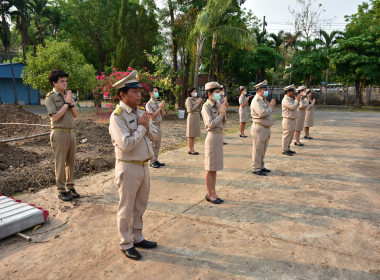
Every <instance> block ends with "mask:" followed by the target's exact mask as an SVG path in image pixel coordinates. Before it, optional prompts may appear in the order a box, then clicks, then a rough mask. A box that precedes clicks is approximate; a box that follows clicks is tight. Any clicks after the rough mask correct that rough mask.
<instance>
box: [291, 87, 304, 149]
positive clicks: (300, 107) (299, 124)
mask: <svg viewBox="0 0 380 280" xmlns="http://www.w3.org/2000/svg"><path fill="white" fill-rule="evenodd" d="M297 91H298V94H300V95H301V98H300V100H299V104H298V108H297V111H298V115H297V120H296V128H295V131H294V145H296V146H303V145H304V144H302V143H301V141H300V135H301V131H302V130H303V126H304V123H305V116H306V107H307V102H306V100H305V97H306V87H305V86H300V87H298V89H297Z"/></svg>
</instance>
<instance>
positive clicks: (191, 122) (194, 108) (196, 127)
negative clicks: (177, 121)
mask: <svg viewBox="0 0 380 280" xmlns="http://www.w3.org/2000/svg"><path fill="white" fill-rule="evenodd" d="M187 94H188V95H189V97H188V98H187V99H186V103H185V106H186V110H187V130H186V136H187V139H188V143H189V154H190V155H199V153H198V152H196V151H195V150H194V143H195V137H199V136H201V125H200V120H201V118H200V116H199V112H200V111H201V103H202V98H197V95H198V94H197V91H196V90H195V88H190V89H189V90H188V91H187Z"/></svg>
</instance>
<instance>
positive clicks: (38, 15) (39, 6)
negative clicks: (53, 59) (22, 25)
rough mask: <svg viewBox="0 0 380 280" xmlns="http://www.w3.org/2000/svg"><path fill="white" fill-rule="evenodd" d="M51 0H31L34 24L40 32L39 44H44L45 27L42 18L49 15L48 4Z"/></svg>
mask: <svg viewBox="0 0 380 280" xmlns="http://www.w3.org/2000/svg"><path fill="white" fill-rule="evenodd" d="M48 2H49V0H30V1H29V5H30V8H31V10H32V15H33V19H34V24H35V26H36V29H37V33H38V36H37V37H38V39H37V44H42V45H44V41H45V38H44V35H43V31H44V27H43V25H42V18H43V17H45V16H47V15H48V9H47V4H48Z"/></svg>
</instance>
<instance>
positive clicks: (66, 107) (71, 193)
mask: <svg viewBox="0 0 380 280" xmlns="http://www.w3.org/2000/svg"><path fill="white" fill-rule="evenodd" d="M68 77H69V75H68V74H67V73H65V72H64V71H61V70H53V71H51V72H50V74H49V82H50V83H51V85H52V86H53V90H52V91H51V92H49V93H48V94H47V95H46V99H45V106H46V109H47V112H48V114H49V115H50V120H51V134H50V144H51V146H52V148H53V152H54V165H55V181H56V185H57V189H58V192H59V194H58V198H59V199H60V200H62V201H71V200H72V199H73V198H79V197H80V195H79V194H78V193H77V192H76V191H75V188H74V185H75V182H74V171H75V150H76V139H75V133H74V126H75V118H77V117H78V108H77V106H76V105H75V103H74V100H73V94H72V92H71V90H69V91H66V90H67V78H68ZM65 179H66V180H65ZM65 181H66V182H65Z"/></svg>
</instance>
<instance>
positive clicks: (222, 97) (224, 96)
mask: <svg viewBox="0 0 380 280" xmlns="http://www.w3.org/2000/svg"><path fill="white" fill-rule="evenodd" d="M220 86H221V87H222V88H221V89H220V105H222V104H226V107H228V100H227V91H226V90H225V88H224V86H223V85H220ZM226 123H227V115H226V121H225V122H224V127H223V135H224V133H225V130H226ZM223 145H227V143H226V142H224V140H223Z"/></svg>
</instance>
